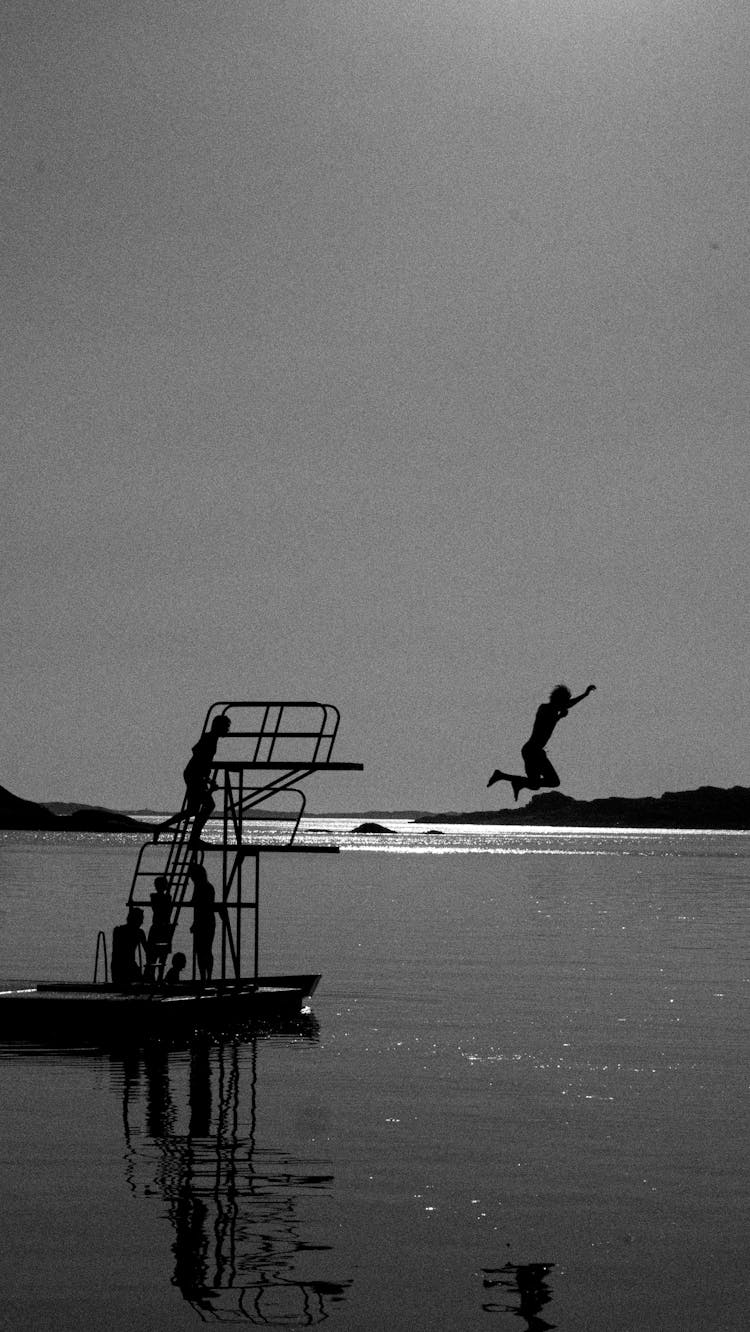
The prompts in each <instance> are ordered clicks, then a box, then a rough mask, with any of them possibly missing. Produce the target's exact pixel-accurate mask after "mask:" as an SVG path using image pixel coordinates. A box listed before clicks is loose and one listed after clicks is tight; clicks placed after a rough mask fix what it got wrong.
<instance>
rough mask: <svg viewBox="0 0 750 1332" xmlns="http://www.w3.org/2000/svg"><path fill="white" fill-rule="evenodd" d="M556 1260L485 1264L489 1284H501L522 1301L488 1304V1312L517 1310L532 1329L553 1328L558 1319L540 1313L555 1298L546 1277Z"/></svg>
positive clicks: (535, 1331)
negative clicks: (550, 1318)
mask: <svg viewBox="0 0 750 1332" xmlns="http://www.w3.org/2000/svg"><path fill="white" fill-rule="evenodd" d="M554 1265H555V1264H554V1263H506V1264H505V1267H499V1268H484V1282H483V1285H484V1286H485V1288H487V1287H491V1286H500V1287H502V1288H503V1289H505V1290H509V1291H512V1292H513V1293H514V1294H517V1295H518V1296H519V1303H518V1305H513V1304H484V1305H482V1308H483V1309H484V1310H485V1312H486V1313H513V1314H517V1316H518V1317H519V1318H522V1319H523V1320H524V1322H525V1323H526V1327H527V1329H528V1332H551V1330H552V1329H553V1328H555V1327H556V1326H557V1324H556V1323H548V1322H547V1321H546V1319H544V1318H540V1317H539V1314H540V1312H541V1310H542V1309H543V1308H544V1306H545V1305H546V1304H549V1302H550V1300H551V1299H552V1295H551V1293H550V1289H549V1286H548V1285H547V1282H546V1280H545V1278H546V1276H547V1274H548V1272H551V1271H552V1268H553V1267H554Z"/></svg>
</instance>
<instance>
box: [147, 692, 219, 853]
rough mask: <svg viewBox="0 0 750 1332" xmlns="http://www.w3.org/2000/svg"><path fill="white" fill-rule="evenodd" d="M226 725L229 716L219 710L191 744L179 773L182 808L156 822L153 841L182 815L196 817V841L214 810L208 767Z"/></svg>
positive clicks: (178, 821) (193, 833) (209, 769)
mask: <svg viewBox="0 0 750 1332" xmlns="http://www.w3.org/2000/svg"><path fill="white" fill-rule="evenodd" d="M229 726H230V722H229V718H228V717H227V716H226V714H225V713H221V714H220V715H219V716H218V717H214V719H213V721H212V722H211V725H210V727H209V729H208V730H207V731H204V732H203V734H202V735H201V737H200V739H199V740H197V741H196V743H195V744H194V745H193V754H192V758H190V759H188V762H187V764H186V767H185V771H184V772H183V774H182V775H183V777H184V778H185V805H184V808H183V809H182V810H181V812H180V813H179V814H174V815H173V816H172V818H171V819H166V820H165V822H164V823H160V824H159V827H158V828H157V830H156V832H155V834H154V841H156V840H157V839H158V836H159V833H161V832H163V831H164V830H165V829H166V828H171V827H174V825H175V824H177V823H181V822H182V821H183V819H185V818H192V819H194V820H195V822H194V824H193V829H192V833H191V838H190V840H191V841H196V842H197V841H198V839H199V838H200V835H201V832H202V831H203V827H204V825H205V823H206V822H207V820H208V819H210V817H211V815H212V814H213V811H214V798H213V793H214V790H215V786H214V783H213V781H212V779H211V767H212V765H213V761H214V759H215V758H216V747H217V745H218V743H219V740H220V739H221V737H222V736H224V735H228V734H229Z"/></svg>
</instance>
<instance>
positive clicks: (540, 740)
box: [487, 684, 596, 800]
mask: <svg viewBox="0 0 750 1332" xmlns="http://www.w3.org/2000/svg"><path fill="white" fill-rule="evenodd" d="M594 689H596V685H589V687H588V689H584V691H583V693H582V694H579V695H578V697H577V698H573V697H572V696H571V693H570V690H569V689H568V686H567V685H562V684H561V685H557V686H556V688H555V689H553V690H552V693H551V694H550V696H549V702H548V703H542V704H541V706H540V707H539V708H537V713H536V717H535V718H534V725H533V727H532V730H531V735H530V736H529V738H528V740H527V741H526V744H525V745H524V746H523V748H522V749H521V756H522V758H523V763H524V767H525V769H526V776H525V777H520V776H518V775H517V774H515V773H511V772H501V770H500V769H499V768H495V771H494V772H493V774H492V776H491V777H490V780H489V781H488V783H487V785H488V786H494V784H495V782H510V784H511V786H512V788H513V797H514V799H515V800H517V799H518V795H519V792H520V791H523V790H529V791H539V790H541V788H542V787H543V786H559V785H560V778H559V777H558V775H557V773H556V772H555V769H554V768H553V766H552V764H551V763H550V761H549V759H548V758H547V753H546V749H545V746H546V745H547V744H548V743H549V739H550V736H551V735H552V732H553V731H554V729H555V727H556V726H557V723H558V722H559V721H560V718H561V717H567V715H568V713H569V712H570V709H571V708H574V707H575V705H576V703H580V702H581V700H582V699H584V698H587V697H588V695H589V694H590V693H592V692H593V690H594Z"/></svg>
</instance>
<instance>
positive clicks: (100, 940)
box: [94, 930, 109, 985]
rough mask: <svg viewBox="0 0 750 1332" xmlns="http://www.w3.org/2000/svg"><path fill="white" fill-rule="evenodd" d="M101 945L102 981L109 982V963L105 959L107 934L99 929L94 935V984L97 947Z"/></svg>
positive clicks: (96, 974) (95, 980)
mask: <svg viewBox="0 0 750 1332" xmlns="http://www.w3.org/2000/svg"><path fill="white" fill-rule="evenodd" d="M100 947H101V950H102V954H103V957H104V983H105V985H107V984H108V983H109V963H108V961H107V936H106V935H105V933H104V930H100V931H99V933H98V934H97V936H96V953H95V954H94V985H96V982H97V979H98V976H99V949H100Z"/></svg>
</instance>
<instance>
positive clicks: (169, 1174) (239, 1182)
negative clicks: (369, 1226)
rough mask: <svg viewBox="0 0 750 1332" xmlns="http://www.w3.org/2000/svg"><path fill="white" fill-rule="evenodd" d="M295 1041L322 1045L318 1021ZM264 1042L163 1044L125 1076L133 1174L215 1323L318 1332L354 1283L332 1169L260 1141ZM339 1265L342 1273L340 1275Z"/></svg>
mask: <svg viewBox="0 0 750 1332" xmlns="http://www.w3.org/2000/svg"><path fill="white" fill-rule="evenodd" d="M307 1021H308V1023H309V1024H310V1025H308V1026H306V1025H305V1020H304V1019H303V1020H302V1021H301V1023H298V1024H297V1025H296V1027H295V1036H296V1038H297V1039H299V1038H300V1036H302V1037H305V1036H306V1038H307V1039H308V1040H311V1041H314V1040H316V1039H317V1033H316V1026H315V1023H314V1019H308V1020H307ZM262 1048H263V1043H262V1041H260V1042H259V1041H258V1040H257V1038H256V1039H253V1040H251V1041H246V1042H236V1041H231V1042H225V1041H219V1042H215V1041H209V1040H202V1041H201V1040H199V1041H195V1042H193V1044H192V1045H191V1047H190V1054H189V1062H186V1059H185V1057H184V1055H181V1054H180V1053H179V1052H176V1051H174V1050H170V1049H168V1048H167V1047H166V1046H164V1045H160V1044H155V1045H153V1046H151V1047H150V1048H148V1049H144V1050H143V1051H142V1052H136V1051H132V1052H130V1054H129V1055H128V1056H127V1058H126V1061H125V1064H124V1066H123V1069H122V1073H123V1075H124V1076H123V1077H122V1095H123V1103H122V1111H123V1128H124V1133H125V1168H126V1178H127V1182H128V1185H129V1187H130V1189H131V1190H132V1192H133V1193H134V1194H135V1195H136V1196H144V1197H149V1196H153V1195H155V1194H156V1195H158V1196H160V1197H161V1198H162V1199H163V1201H164V1204H165V1206H166V1215H167V1216H168V1218H169V1221H170V1223H171V1225H172V1227H173V1242H172V1253H173V1257H174V1267H173V1274H172V1283H173V1285H174V1286H176V1287H177V1288H178V1289H179V1291H180V1293H181V1295H182V1297H183V1299H184V1300H186V1302H187V1303H188V1304H190V1305H191V1306H192V1308H193V1309H194V1310H195V1311H196V1313H198V1315H199V1316H200V1318H201V1319H202V1320H203V1321H204V1322H207V1323H244V1324H246V1325H247V1324H249V1325H251V1326H255V1327H274V1328H281V1327H295V1328H299V1327H313V1326H316V1325H317V1324H319V1323H323V1322H325V1321H326V1320H327V1319H328V1318H329V1317H330V1315H331V1313H333V1311H334V1309H335V1306H336V1305H337V1304H341V1303H342V1302H343V1301H344V1300H345V1299H346V1295H347V1291H348V1289H349V1287H350V1285H351V1281H350V1280H349V1279H347V1280H343V1281H342V1280H336V1279H331V1278H332V1277H334V1278H335V1276H336V1273H335V1263H336V1259H335V1254H334V1252H333V1250H332V1248H331V1247H330V1245H329V1244H328V1243H321V1238H322V1237H323V1236H325V1234H326V1232H325V1229H324V1230H323V1232H321V1226H325V1217H326V1214H327V1203H328V1201H329V1200H330V1197H331V1191H332V1185H333V1177H332V1175H331V1173H330V1163H329V1162H327V1161H321V1160H311V1159H305V1158H302V1157H299V1156H297V1155H295V1154H293V1153H290V1152H287V1151H284V1150H278V1149H270V1150H269V1149H267V1148H266V1149H264V1148H263V1147H261V1146H259V1145H258V1144H257V1142H256V1138H257V1114H256V1098H257V1081H258V1058H259V1054H260V1051H261V1050H262ZM332 1268H333V1269H334V1271H332V1270H331V1269H332Z"/></svg>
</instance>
